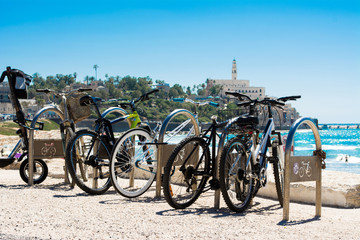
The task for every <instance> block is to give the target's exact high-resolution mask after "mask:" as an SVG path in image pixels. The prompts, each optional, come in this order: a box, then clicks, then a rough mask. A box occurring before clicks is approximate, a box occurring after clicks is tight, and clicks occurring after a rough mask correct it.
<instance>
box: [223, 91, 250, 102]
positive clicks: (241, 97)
mask: <svg viewBox="0 0 360 240" xmlns="http://www.w3.org/2000/svg"><path fill="white" fill-rule="evenodd" d="M225 94H226V95H231V96H234V97H236V98H238V99H239V100H240V101H241V100H243V98H246V99H247V100H249V101H252V99H251V98H250V97H249V96H247V95H245V94H241V93H238V92H225Z"/></svg>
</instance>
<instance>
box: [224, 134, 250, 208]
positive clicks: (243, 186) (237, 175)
mask: <svg viewBox="0 0 360 240" xmlns="http://www.w3.org/2000/svg"><path fill="white" fill-rule="evenodd" d="M245 146H246V144H245V143H244V141H243V140H241V139H240V138H238V137H235V138H233V139H231V140H230V141H229V142H227V143H226V145H225V146H224V149H223V151H222V153H221V158H220V166H219V175H220V179H219V180H220V189H221V193H222V195H223V198H224V200H225V202H226V205H227V206H228V207H229V208H230V209H231V210H232V211H235V212H242V211H244V210H245V209H247V208H248V207H249V205H250V203H251V200H252V197H253V194H252V192H253V189H254V179H253V177H252V176H251V172H252V169H253V163H252V162H251V161H250V162H249V163H247V160H248V155H247V152H246V147H245Z"/></svg>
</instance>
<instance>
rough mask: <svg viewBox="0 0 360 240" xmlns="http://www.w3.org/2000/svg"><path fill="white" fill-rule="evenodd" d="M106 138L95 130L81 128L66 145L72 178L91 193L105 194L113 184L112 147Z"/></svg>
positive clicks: (67, 160)
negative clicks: (111, 168)
mask: <svg viewBox="0 0 360 240" xmlns="http://www.w3.org/2000/svg"><path fill="white" fill-rule="evenodd" d="M106 140H107V139H106V138H104V137H101V136H98V135H97V133H95V132H93V131H89V130H80V131H78V132H76V133H75V135H74V136H73V137H72V138H71V139H70V140H69V143H68V145H67V147H66V162H67V166H68V170H69V173H70V175H71V177H72V179H73V180H75V183H76V185H78V187H80V188H81V189H82V190H83V191H85V192H87V193H89V194H91V195H98V194H103V193H104V192H106V191H107V190H108V189H109V187H110V186H111V185H110V184H111V181H110V174H109V161H110V157H111V151H110V150H111V147H110V146H109V143H108V141H106Z"/></svg>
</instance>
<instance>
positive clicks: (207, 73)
mask: <svg viewBox="0 0 360 240" xmlns="http://www.w3.org/2000/svg"><path fill="white" fill-rule="evenodd" d="M0 2H1V6H2V9H3V11H2V14H1V16H0V68H1V67H2V68H3V69H5V67H6V66H8V65H10V66H13V67H14V68H19V69H22V70H23V71H25V72H26V73H29V74H33V73H35V72H38V73H40V74H41V75H42V76H44V77H45V76H48V75H55V74H57V73H61V74H70V73H74V72H76V73H77V74H78V79H79V80H83V79H84V77H85V76H86V75H89V76H94V75H95V72H94V69H93V65H94V64H97V65H98V66H99V69H98V78H102V79H104V75H105V74H109V75H120V76H126V75H131V76H136V77H140V76H149V77H151V78H152V79H154V80H156V79H160V80H165V81H166V82H168V83H170V85H173V84H175V83H179V84H181V85H183V86H193V85H194V84H196V85H197V84H201V83H204V82H205V80H206V79H207V78H214V79H230V77H231V62H232V60H233V59H234V58H235V59H236V60H237V65H238V78H239V79H246V80H250V84H251V85H253V86H258V87H260V86H261V87H262V86H264V87H266V93H267V94H268V95H271V96H278V97H280V96H284V95H295V94H296V95H298V94H299V95H302V99H300V100H298V101H297V102H296V103H294V104H293V105H294V106H295V107H296V108H297V109H298V111H299V112H300V113H301V115H302V116H309V117H315V118H318V119H319V121H320V122H321V123H349V122H355V123H359V122H360V107H359V106H358V102H359V101H358V98H357V97H358V95H359V92H360V44H359V43H360V1H347V0H339V1H332V0H326V1H325V0H324V1H320V0H313V1H308V0H294V1H290V0H288V1H271V0H268V1H255V0H254V1H250V0H248V1H246V0H244V1H240V0H238V1H235V0H234V1H230V0H221V1H212V0H206V1H203V0H201V1H195V0H192V1H188V0H184V1H181V0H178V1H171V0H168V1H145V0H139V1H121V0H119V1H106V0H104V1H91V0H90V1H76V0H73V1H67V0H63V1H36V0H32V1H16V0H13V1H3V0H0ZM4 9H10V11H6V10H4Z"/></svg>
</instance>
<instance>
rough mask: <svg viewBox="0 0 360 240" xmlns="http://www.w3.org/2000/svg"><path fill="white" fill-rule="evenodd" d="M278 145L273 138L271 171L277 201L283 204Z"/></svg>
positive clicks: (282, 166)
mask: <svg viewBox="0 0 360 240" xmlns="http://www.w3.org/2000/svg"><path fill="white" fill-rule="evenodd" d="M280 147H281V146H279V144H278V142H277V140H274V142H273V147H272V155H273V159H274V161H273V172H274V178H275V188H276V194H277V196H278V199H279V203H280V205H281V206H283V202H284V198H283V195H284V162H283V160H282V158H280V157H279V153H280Z"/></svg>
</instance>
